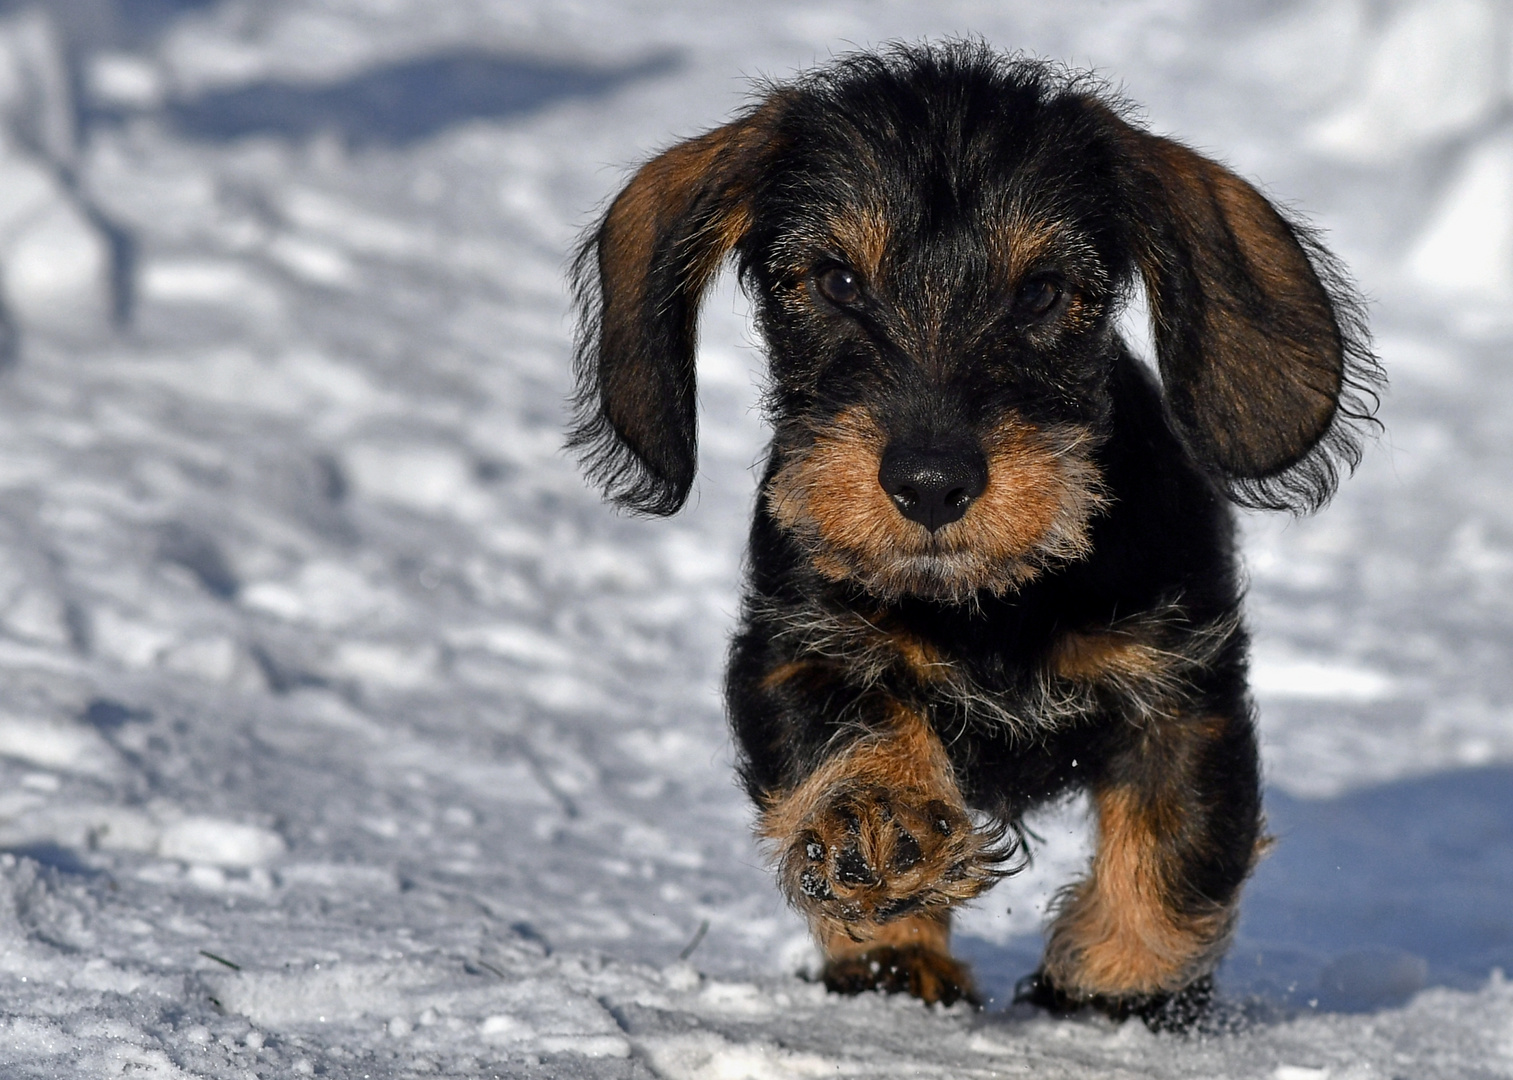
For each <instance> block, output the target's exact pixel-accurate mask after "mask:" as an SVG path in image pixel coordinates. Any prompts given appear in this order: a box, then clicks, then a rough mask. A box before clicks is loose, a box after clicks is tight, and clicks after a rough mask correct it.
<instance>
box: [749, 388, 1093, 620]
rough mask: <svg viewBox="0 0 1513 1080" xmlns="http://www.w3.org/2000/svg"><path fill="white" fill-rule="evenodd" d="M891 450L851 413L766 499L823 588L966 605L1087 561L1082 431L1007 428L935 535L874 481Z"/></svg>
mask: <svg viewBox="0 0 1513 1080" xmlns="http://www.w3.org/2000/svg"><path fill="white" fill-rule="evenodd" d="M886 441H887V440H886V437H885V436H884V434H883V432H882V430H881V429H880V428H879V427H878V425H877V424H876V422H875V421H873V420H872V418H871V417H870V416H868V415H867V414H866V412H864V411H863V410H861V409H852V410H849V411H847V412H844V413H842V414H841V415H840V416H839V417H837V418H836V420H835V421H834V422H833V423H831V424H830V425H828V426H827V427H826V428H825V429H824V430H823V431H821V432H820V433H819V434H818V435H817V436H816V437H815V439H814V441H813V443H812V444H811V445H810V446H809V447H808V448H807V449H805V450H802V451H799V452H797V453H795V454H793V455H792V456H791V457H790V458H789V460H788V461H787V462H785V464H784V465H783V467H782V468H781V469H780V470H779V471H778V473H777V475H776V476H775V477H773V480H772V483H771V484H770V485H769V487H768V489H767V493H766V498H767V506H768V508H769V510H771V512H772V515H773V517H775V518H776V519H777V521H778V523H779V524H780V525H782V526H783V527H784V528H785V529H787V530H789V531H790V532H791V533H793V535H795V536H796V537H797V538H798V539H799V540H800V541H801V542H802V543H804V544H805V546H806V547H807V548H808V549H809V554H810V558H811V559H812V560H813V563H814V565H815V567H816V568H817V569H818V570H819V571H820V572H821V573H822V574H824V575H825V576H826V577H829V578H832V579H834V580H837V581H839V580H843V579H847V578H850V579H852V580H855V581H857V582H858V583H860V584H861V585H862V586H864V587H865V588H866V589H867V590H868V591H869V592H872V593H873V594H875V595H877V596H879V597H882V598H885V599H890V598H895V597H898V596H902V595H906V594H907V595H917V596H928V597H932V598H935V599H941V600H953V601H965V600H967V599H968V598H970V597H971V595H972V594H973V593H974V592H977V591H978V590H987V591H988V592H992V593H999V594H1001V593H1005V592H1008V591H1010V590H1012V589H1015V588H1017V587H1019V586H1020V585H1023V584H1024V583H1025V582H1027V581H1030V580H1031V579H1032V578H1034V577H1035V576H1036V575H1037V574H1038V573H1039V572H1040V570H1041V569H1042V568H1044V567H1046V566H1049V565H1054V564H1057V563H1061V562H1065V561H1068V560H1071V559H1075V558H1078V557H1081V556H1084V555H1086V554H1087V553H1088V550H1089V547H1088V543H1089V541H1088V525H1089V522H1090V520H1091V518H1092V516H1093V514H1094V513H1095V512H1096V511H1097V510H1098V509H1099V508H1100V507H1101V506H1102V505H1103V501H1104V496H1103V491H1102V482H1101V479H1100V477H1099V474H1098V470H1097V467H1096V466H1095V465H1093V463H1092V461H1091V459H1090V456H1089V451H1090V449H1091V447H1090V445H1089V439H1088V437H1087V436H1086V435H1085V434H1084V433H1083V432H1081V431H1079V430H1077V429H1074V428H1065V429H1055V428H1037V427H1035V426H1034V425H1031V424H1028V423H1025V422H1024V421H1022V420H1018V419H1012V418H1011V419H1010V420H1007V421H1005V422H1004V423H1003V424H1001V425H1000V426H999V428H998V429H997V430H996V431H994V432H993V433H992V434H991V436H990V437H989V438H988V439H987V440H985V445H984V447H983V449H984V452H985V453H986V455H987V459H988V486H987V488H986V490H984V491H983V493H982V495H981V496H979V497H978V498H977V499H976V500H974V501H973V503H972V505H971V506H970V507H968V509H967V512H966V515H965V516H964V517H962V518H961V519H960V520H959V521H954V522H952V523H951V524H949V525H946V526H944V527H942V528H940V529H938V530H937V531H936V532H934V533H931V532H930V531H929V530H928V529H926V528H925V527H924V526H923V525H920V524H918V523H916V522H913V521H910V520H909V519H908V518H906V517H904V516H903V515H902V514H901V513H899V511H898V508H897V507H896V506H894V505H893V502H892V500H891V499H889V498H888V496H887V493H886V492H884V491H883V489H882V485H881V484H880V483H879V482H878V470H879V469H880V468H881V465H882V457H883V452H884V450H885V449H886Z"/></svg>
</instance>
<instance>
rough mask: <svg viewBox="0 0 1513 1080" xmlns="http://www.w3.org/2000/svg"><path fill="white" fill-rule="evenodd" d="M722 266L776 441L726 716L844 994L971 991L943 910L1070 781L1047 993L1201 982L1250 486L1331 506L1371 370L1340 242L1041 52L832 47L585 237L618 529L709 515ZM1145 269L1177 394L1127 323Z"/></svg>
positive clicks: (1226, 891)
mask: <svg viewBox="0 0 1513 1080" xmlns="http://www.w3.org/2000/svg"><path fill="white" fill-rule="evenodd" d="M731 253H735V254H736V255H737V256H738V258H739V261H740V266H741V271H742V274H743V276H744V279H745V281H746V282H747V284H748V287H749V288H750V290H751V291H752V293H753V295H754V297H755V301H756V306H757V316H758V320H759V323H760V326H761V329H762V331H763V334H764V336H765V338H766V340H767V342H768V346H769V352H770V364H771V386H770V393H769V400H768V407H769V413H770V417H771V420H772V422H773V425H774V429H775V437H774V440H773V444H772V449H771V453H770V456H769V459H768V464H767V469H766V473H765V475H764V477H763V481H762V494H761V497H760V500H759V505H758V509H757V513H756V520H755V522H754V524H753V527H752V534H751V567H750V578H749V582H748V589H747V601H746V605H745V611H744V613H743V619H742V626H741V628H740V630H739V632H738V634H737V636H736V640H735V645H734V649H733V654H732V659H731V665H730V671H729V680H728V700H729V706H730V712H731V718H732V723H733V725H734V730H735V734H736V738H737V742H738V744H739V747H740V751H741V759H742V775H743V778H744V780H745V782H746V785H747V788H748V790H749V791H750V793H751V795H752V797H753V798H754V799H755V800H756V802H757V804H758V807H759V808H760V813H761V818H760V826H759V827H760V831H761V833H762V835H763V836H764V837H765V838H766V839H767V840H768V841H770V842H771V844H772V845H773V850H774V855H775V858H776V861H777V863H778V867H779V877H780V880H781V883H782V885H783V887H784V889H785V891H786V892H787V894H788V896H789V898H790V899H791V900H792V902H793V903H794V904H795V905H796V906H797V907H798V908H799V910H800V911H802V912H803V913H804V914H805V915H806V916H807V917H808V918H809V920H810V923H811V926H812V927H813V929H814V932H815V935H816V938H817V939H818V941H819V943H820V945H821V946H822V947H823V948H824V950H825V952H826V955H827V958H828V962H827V967H826V973H825V977H826V981H827V983H828V984H829V985H830V986H831V987H832V988H834V989H839V990H844V991H851V992H854V991H858V990H862V989H869V988H881V989H889V990H908V991H909V992H911V993H914V994H916V995H918V996H920V997H922V998H925V999H926V1000H945V1001H951V1000H954V999H956V998H957V997H959V996H962V995H964V994H965V995H968V996H970V994H971V984H970V980H969V976H968V975H967V973H966V971H965V970H964V969H963V968H962V967H961V965H959V964H958V963H957V962H956V961H955V960H953V959H952V958H951V956H950V953H949V949H948V945H947V939H948V928H949V915H950V910H951V908H952V906H953V905H955V904H957V903H960V902H962V901H964V900H967V899H970V898H971V897H973V896H975V895H977V894H979V893H980V892H981V891H983V890H984V889H985V888H987V887H988V886H989V885H990V884H991V883H992V882H993V881H995V880H996V879H997V878H999V877H1000V876H1002V875H1003V873H1005V872H1006V867H1007V865H1008V861H1009V860H1010V859H1011V857H1012V856H1013V854H1014V852H1015V849H1016V846H1017V845H1016V843H1015V842H1014V841H1015V840H1017V836H1018V823H1019V821H1020V819H1021V817H1022V816H1023V814H1024V813H1025V812H1026V811H1028V810H1030V809H1031V808H1033V807H1035V806H1036V805H1038V804H1041V803H1044V802H1045V801H1047V800H1050V799H1054V798H1057V797H1059V796H1061V795H1063V794H1064V793H1066V792H1067V791H1069V790H1072V789H1075V788H1085V789H1087V790H1089V791H1090V792H1091V795H1092V800H1093V804H1094V806H1095V808H1096V811H1097V815H1098V843H1097V852H1096V855H1095V857H1094V861H1093V866H1092V869H1091V873H1090V874H1089V876H1088V877H1087V878H1086V880H1084V881H1082V882H1081V883H1079V884H1077V885H1076V886H1075V887H1073V888H1071V889H1070V890H1069V891H1068V892H1067V893H1066V895H1065V897H1064V900H1063V902H1062V904H1061V907H1060V910H1059V914H1058V916H1057V918H1056V921H1055V923H1054V925H1053V926H1052V929H1051V934H1050V941H1049V944H1048V948H1047V953H1046V957H1045V961H1044V964H1043V966H1042V969H1041V971H1040V972H1039V973H1038V976H1037V981H1035V982H1034V984H1033V986H1032V987H1031V990H1032V994H1033V996H1034V998H1035V999H1036V1000H1040V1001H1042V1002H1045V1003H1050V1004H1060V1005H1068V1004H1071V1005H1075V1004H1082V1003H1091V1004H1095V1005H1098V1006H1100V1007H1102V1008H1105V1009H1107V1010H1109V1011H1111V1012H1114V1013H1116V1014H1118V1013H1124V1012H1127V1011H1130V1010H1132V1009H1133V1010H1138V1011H1141V1012H1142V1013H1144V1014H1146V1015H1147V1016H1148V1017H1150V1016H1152V1015H1155V1012H1154V1011H1153V1010H1159V1009H1160V1008H1163V1007H1165V1005H1166V1003H1167V1002H1169V1001H1170V1000H1171V999H1172V998H1173V997H1174V995H1182V994H1184V993H1187V994H1188V995H1189V996H1190V995H1191V994H1192V992H1193V991H1192V988H1193V987H1201V986H1202V985H1203V983H1204V980H1205V979H1206V977H1207V976H1208V974H1209V973H1210V972H1211V970H1212V968H1213V966H1214V964H1215V963H1216V962H1217V960H1218V958H1219V956H1220V955H1221V953H1222V951H1223V948H1224V946H1225V944H1226V942H1227V939H1228V936H1229V933H1230V930H1231V928H1232V926H1233V921H1234V913H1235V909H1236V905H1237V903H1238V898H1239V891H1240V887H1241V885H1242V883H1243V881H1244V879H1245V877H1246V875H1247V874H1248V873H1249V870H1250V868H1251V866H1252V865H1253V863H1254V861H1255V858H1256V856H1257V853H1258V851H1259V848H1260V845H1261V844H1262V834H1261V814H1260V796H1259V768H1258V763H1257V756H1256V746H1255V735H1254V730H1253V725H1252V719H1251V707H1250V704H1249V700H1248V697H1247V692H1246V685H1245V663H1246V660H1245V656H1246V638H1245V634H1244V631H1243V628H1242V625H1241V621H1240V616H1239V605H1240V594H1241V587H1240V583H1239V580H1238V575H1237V570H1236V556H1235V543H1234V525H1233V520H1232V511H1231V509H1230V506H1229V502H1230V501H1237V502H1240V503H1242V504H1246V505H1252V506H1266V507H1279V508H1280V507H1291V508H1294V509H1310V508H1313V507H1316V506H1317V505H1319V504H1321V503H1322V502H1323V501H1324V500H1325V499H1327V497H1328V495H1329V494H1330V492H1331V491H1332V488H1333V484H1334V481H1335V478H1336V470H1337V466H1338V464H1339V463H1341V462H1343V463H1344V464H1346V465H1353V464H1354V463H1355V460H1356V453H1357V451H1356V446H1355V443H1354V442H1353V441H1352V439H1351V431H1350V425H1349V421H1351V420H1353V419H1354V420H1360V419H1364V418H1365V416H1366V410H1365V409H1364V408H1363V407H1362V405H1361V403H1360V401H1359V400H1358V399H1357V397H1356V396H1354V393H1355V392H1356V391H1360V390H1366V391H1369V389H1370V385H1371V382H1372V380H1373V379H1374V378H1375V376H1376V368H1375V364H1374V361H1373V359H1372V357H1371V356H1370V353H1369V351H1367V349H1366V347H1365V344H1364V334H1363V331H1362V330H1361V328H1360V323H1359V320H1358V318H1357V316H1356V314H1355V312H1356V308H1355V307H1354V306H1353V303H1352V301H1351V300H1350V296H1349V293H1348V290H1347V289H1346V288H1345V286H1344V285H1343V283H1342V281H1341V279H1340V278H1339V276H1338V275H1337V274H1336V273H1335V271H1334V269H1333V267H1332V264H1331V262H1330V261H1329V258H1328V256H1327V255H1325V254H1324V253H1323V252H1322V250H1321V249H1319V248H1318V247H1317V245H1316V244H1315V243H1314V242H1313V241H1312V240H1311V238H1309V237H1308V235H1307V234H1306V233H1304V232H1302V231H1301V230H1300V229H1299V228H1298V227H1296V226H1294V225H1291V224H1289V223H1288V222H1287V221H1286V220H1285V219H1283V218H1282V217H1281V216H1280V215H1279V214H1278V213H1277V212H1276V211H1275V209H1274V208H1273V207H1272V206H1271V205H1270V204H1269V203H1268V202H1267V201H1266V200H1265V199H1264V198H1262V197H1261V196H1260V195H1259V194H1258V193H1257V192H1256V191H1255V190H1254V189H1253V188H1251V187H1250V186H1249V185H1248V184H1246V183H1245V182H1244V181H1242V180H1240V179H1239V178H1237V177H1235V176H1234V175H1233V174H1231V173H1229V172H1228V171H1226V170H1225V169H1223V168H1222V167H1220V166H1218V165H1216V164H1214V163H1213V162H1211V161H1209V160H1207V159H1205V158H1203V157H1201V156H1199V155H1197V154H1196V153H1194V152H1192V151H1191V150H1188V149H1186V148H1185V147H1183V146H1181V145H1180V144H1177V143H1174V142H1171V141H1169V140H1166V139H1162V138H1158V137H1156V136H1153V135H1150V134H1148V133H1147V132H1145V131H1143V130H1141V129H1139V128H1137V127H1135V126H1133V125H1131V124H1130V123H1129V122H1127V121H1126V120H1124V119H1123V118H1122V117H1121V116H1120V115H1119V114H1118V112H1117V111H1116V110H1115V109H1114V108H1113V107H1112V106H1110V105H1109V104H1108V103H1107V101H1106V100H1104V99H1102V98H1100V97H1098V96H1097V95H1096V94H1095V93H1093V92H1092V90H1091V89H1090V88H1089V87H1088V86H1087V85H1086V84H1085V83H1082V82H1079V81H1077V80H1075V79H1071V78H1068V77H1066V76H1063V75H1059V74H1057V73H1055V72H1053V71H1051V70H1050V69H1048V68H1046V67H1045V66H1043V65H1038V64H1033V63H1028V62H1023V61H1014V60H1006V59H1003V58H1001V57H998V56H996V55H994V54H993V53H991V52H990V51H988V50H986V49H985V48H983V47H980V46H975V45H953V46H945V47H936V48H928V47H927V48H899V49H895V50H893V51H892V52H890V53H888V54H886V55H883V56H875V55H865V56H858V57H852V58H849V59H847V60H844V61H841V62H840V63H838V64H836V65H834V66H832V67H830V68H828V69H825V70H822V71H820V72H818V73H816V74H813V75H810V76H808V77H805V78H803V79H801V80H799V81H797V82H795V83H792V84H789V85H786V86H779V87H776V88H774V89H773V90H772V91H771V92H770V93H769V94H768V96H767V97H766V98H765V99H764V100H763V101H762V102H761V103H760V104H759V105H757V106H756V107H754V108H753V109H751V110H750V111H749V112H748V113H746V114H745V115H744V116H742V117H740V118H738V119H737V120H735V121H733V122H732V123H730V124H728V125H726V126H725V127H723V128H720V129H718V130H716V131H714V132H711V133H709V134H707V135H704V136H701V137H700V138H697V139H693V140H690V141H689V142H686V143H683V144H681V145H679V146H675V147H673V148H672V149H671V150H669V151H667V152H666V153H664V154H663V155H661V156H660V157H658V158H656V159H655V160H653V161H652V162H651V163H649V164H648V165H646V166H645V167H644V168H643V169H642V170H641V171H640V172H639V173H638V174H637V175H636V177H635V178H634V179H633V180H632V181H631V183H630V184H629V185H628V186H627V188H626V189H625V191H624V192H622V194H621V195H620V196H619V197H618V198H617V199H616V200H615V202H614V203H613V205H612V206H611V207H610V210H609V212H608V214H607V215H606V217H605V220H604V222H603V223H602V225H601V226H600V227H599V228H598V229H597V230H596V231H595V232H594V233H593V234H592V235H591V237H590V238H589V241H588V243H587V244H586V246H585V249H584V258H583V259H582V260H581V261H580V264H579V269H580V279H579V280H580V290H581V292H580V295H581V297H582V300H583V304H584V311H585V323H584V333H583V336H582V339H581V348H580V369H579V375H580V396H579V399H578V406H579V425H578V428H577V430H576V432H575V435H574V443H575V445H577V446H578V447H579V448H580V449H581V450H582V451H583V452H584V454H585V457H586V460H587V462H588V464H589V467H590V470H591V471H592V472H593V473H594V475H595V476H596V477H597V478H599V479H600V480H601V481H603V482H604V483H605V485H606V488H607V490H608V491H609V492H610V493H611V494H612V495H613V496H614V497H615V498H616V499H617V501H619V502H620V503H621V504H622V505H625V506H627V507H629V508H632V509H635V510H640V511H644V512H650V513H671V512H673V511H674V510H676V509H677V508H678V507H679V506H681V505H682V503H683V501H684V499H685V498H686V496H687V493H688V490H689V487H690V485H691V483H692V479H693V474H694V466H695V457H694V421H695V411H694V382H693V352H694V338H695V320H696V316H697V307H698V302H699V299H700V297H701V295H702V293H703V292H704V290H705V288H706V287H707V285H708V283H709V282H710V281H711V280H712V278H713V276H714V274H715V273H716V272H717V270H718V267H719V266H720V264H721V263H722V261H723V260H724V259H725V257H726V256H727V255H729V254H731ZM1136 274H1138V275H1139V276H1140V277H1141V279H1142V280H1143V282H1144V285H1145V288H1146V292H1147V296H1148V299H1149V302H1150V306H1151V309H1152V316H1153V319H1152V321H1153V327H1154V331H1155V333H1154V337H1155V341H1156V348H1157V353H1158V359H1159V365H1160V372H1161V380H1160V385H1158V383H1157V380H1156V379H1155V378H1154V377H1153V376H1152V375H1151V374H1150V373H1149V372H1147V370H1146V369H1145V367H1144V366H1143V365H1142V364H1140V363H1139V362H1138V361H1136V360H1135V359H1134V358H1132V357H1131V355H1130V354H1129V352H1128V351H1127V350H1126V349H1125V347H1124V346H1123V344H1122V343H1121V342H1120V340H1119V338H1118V336H1117V334H1116V332H1115V330H1114V320H1115V317H1116V315H1117V314H1118V311H1119V309H1120V306H1121V304H1122V302H1123V301H1124V299H1125V298H1126V296H1127V293H1128V289H1129V286H1130V284H1131V282H1132V280H1133V278H1134V276H1135V275H1136ZM974 811H975V812H977V815H978V816H977V819H976V821H975V822H974V819H973V818H972V817H971V816H969V815H970V814H971V812H974ZM1006 838H1007V839H1006Z"/></svg>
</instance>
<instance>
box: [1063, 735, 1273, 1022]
mask: <svg viewBox="0 0 1513 1080" xmlns="http://www.w3.org/2000/svg"><path fill="white" fill-rule="evenodd" d="M1093 801H1094V805H1095V807H1096V809H1097V814H1098V843H1097V851H1096V853H1095V855H1094V857H1093V866H1092V873H1091V874H1090V875H1089V876H1088V877H1087V878H1086V879H1085V880H1084V881H1082V882H1080V883H1079V884H1078V885H1076V886H1074V887H1073V888H1072V889H1071V890H1069V891H1068V893H1067V894H1066V896H1065V899H1064V900H1063V903H1062V907H1061V912H1060V914H1059V915H1058V916H1057V918H1056V921H1055V923H1054V924H1053V925H1052V927H1051V934H1050V941H1049V943H1048V944H1047V946H1046V955H1045V962H1044V966H1043V968H1042V972H1041V978H1042V980H1043V984H1044V985H1043V987H1042V990H1043V995H1042V996H1043V997H1048V998H1050V999H1051V1002H1050V1003H1057V1004H1063V1005H1077V1004H1092V1005H1094V1006H1097V1007H1100V1008H1103V1009H1105V1010H1107V1011H1110V1012H1113V1013H1115V1014H1123V1013H1128V1012H1131V1011H1134V1012H1139V1013H1141V1014H1142V1015H1147V1014H1151V1013H1153V1011H1156V1012H1159V1010H1160V1009H1161V1008H1163V1007H1164V1006H1165V1005H1166V1003H1168V1002H1169V1001H1170V1000H1171V999H1172V997H1173V995H1176V994H1179V993H1180V992H1182V991H1183V990H1185V989H1187V988H1188V987H1190V986H1194V985H1198V986H1202V985H1204V983H1203V980H1204V979H1205V978H1206V976H1208V975H1209V973H1210V972H1211V971H1212V970H1213V967H1214V965H1215V964H1217V963H1218V960H1219V958H1220V956H1221V955H1222V953H1223V951H1224V948H1225V947H1226V945H1227V944H1228V941H1229V936H1230V932H1231V930H1232V929H1233V926H1234V918H1235V910H1236V906H1237V904H1238V902H1239V896H1240V886H1241V884H1242V883H1243V882H1244V879H1245V877H1246V875H1247V874H1248V873H1249V872H1250V869H1251V867H1252V866H1253V865H1254V862H1255V859H1256V856H1257V853H1258V851H1259V849H1260V846H1261V845H1262V843H1263V841H1262V840H1261V822H1260V796H1259V790H1258V770H1257V764H1256V748H1255V735H1254V731H1253V729H1252V726H1251V723H1250V720H1249V718H1248V717H1247V716H1244V715H1243V714H1242V715H1239V716H1234V717H1222V716H1209V717H1203V718H1190V717H1182V716H1176V717H1169V718H1164V719H1162V720H1160V721H1157V722H1153V723H1149V724H1147V725H1146V728H1145V730H1144V731H1142V733H1141V735H1140V736H1139V737H1138V739H1137V741H1136V743H1135V745H1134V746H1133V747H1131V748H1130V749H1129V750H1127V751H1126V752H1125V753H1124V754H1122V755H1119V756H1118V757H1116V758H1115V760H1114V761H1113V762H1112V763H1111V765H1110V768H1109V769H1108V770H1107V772H1106V774H1105V775H1104V777H1103V778H1102V779H1101V780H1100V782H1099V783H1098V784H1096V785H1095V787H1094V791H1093ZM1150 1018H1151V1017H1150V1015H1147V1019H1148V1020H1149V1019H1150Z"/></svg>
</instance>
